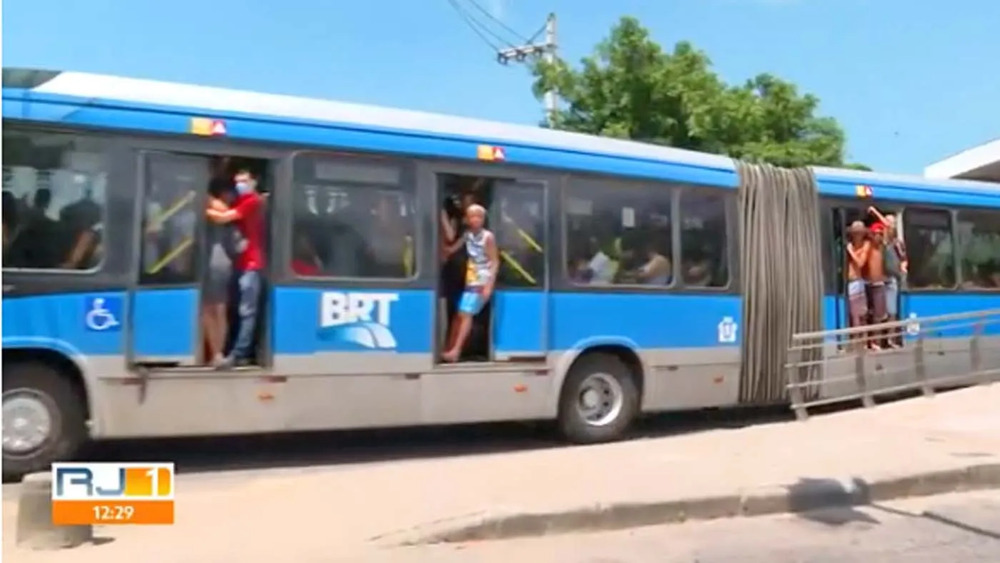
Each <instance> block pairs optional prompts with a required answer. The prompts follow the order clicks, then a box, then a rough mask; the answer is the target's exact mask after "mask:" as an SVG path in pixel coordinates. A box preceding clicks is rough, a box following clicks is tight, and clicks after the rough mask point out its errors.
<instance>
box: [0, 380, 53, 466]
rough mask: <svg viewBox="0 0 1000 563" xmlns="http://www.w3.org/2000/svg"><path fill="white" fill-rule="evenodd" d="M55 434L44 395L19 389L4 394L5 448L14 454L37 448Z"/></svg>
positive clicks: (7, 451) (5, 450) (4, 449)
mask: <svg viewBox="0 0 1000 563" xmlns="http://www.w3.org/2000/svg"><path fill="white" fill-rule="evenodd" d="M51 435H52V414H51V413H50V412H49V409H48V407H47V406H45V402H44V400H43V399H42V396H41V395H39V394H38V393H35V392H33V391H29V390H25V389H17V390H14V391H10V392H7V393H4V394H3V451H4V453H5V454H6V453H10V454H14V455H20V454H25V453H28V452H30V451H32V450H35V449H38V448H39V447H40V446H41V445H42V444H44V443H45V441H46V440H48V439H49V436H51Z"/></svg>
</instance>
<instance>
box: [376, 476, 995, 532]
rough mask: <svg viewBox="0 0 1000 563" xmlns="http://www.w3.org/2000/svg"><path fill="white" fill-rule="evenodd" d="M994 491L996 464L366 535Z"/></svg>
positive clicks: (750, 511) (670, 517)
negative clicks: (985, 490)
mask: <svg viewBox="0 0 1000 563" xmlns="http://www.w3.org/2000/svg"><path fill="white" fill-rule="evenodd" d="M992 488H1000V463H986V464H979V465H970V466H965V467H961V468H956V469H947V470H939V471H930V472H924V473H913V474H909V475H902V476H895V477H887V478H878V479H872V480H866V479H864V478H860V477H851V478H848V479H828V478H818V479H811V478H804V479H800V480H799V481H798V482H796V483H793V484H790V485H785V486H775V487H763V488H759V489H750V490H740V491H737V492H734V493H733V494H727V495H719V496H706V497H700V498H684V499H672V500H663V501H655V500H651V501H649V502H642V503H621V504H608V505H595V506H584V507H578V508H573V509H569V510H558V511H553V512H533V513H532V512H516V511H511V512H507V513H496V512H487V511H484V512H480V513H476V514H470V515H466V516H460V517H457V518H452V519H447V520H440V521H437V522H432V523H429V524H426V525H421V526H416V527H414V528H410V529H407V530H401V531H397V532H392V533H389V534H383V535H380V536H376V537H373V538H369V540H370V541H373V542H377V543H380V544H383V545H386V546H412V545H425V544H435V543H457V542H467V541H481V540H499V539H510V538H518V537H530V536H545V535H550V534H561V533H568V532H582V531H599V530H617V529H624V528H634V527H638V526H650V525H655V524H671V523H677V522H683V521H686V520H711V519H716V518H729V517H734V516H764V515H768V514H780V513H786V512H792V513H796V512H807V511H811V510H820V509H825V508H839V507H850V506H860V505H865V504H870V503H873V502H879V501H886V500H892V499H898V498H905V497H920V496H930V495H937V494H944V493H953V492H963V491H973V490H979V489H992Z"/></svg>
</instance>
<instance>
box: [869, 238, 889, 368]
mask: <svg viewBox="0 0 1000 563" xmlns="http://www.w3.org/2000/svg"><path fill="white" fill-rule="evenodd" d="M884 244H885V225H883V224H882V223H875V224H874V225H872V228H871V242H870V244H869V247H868V265H867V266H866V267H865V278H866V279H867V280H868V302H869V307H870V309H869V310H870V311H871V322H872V324H876V325H878V324H882V323H884V322H886V320H887V319H888V314H887V313H886V298H885V293H886V292H885V282H886V276H885V253H884V248H885V247H884ZM876 334H877V335H879V338H878V339H874V340H870V341H869V342H868V347H869V348H871V349H872V350H880V349H881V348H882V347H881V345H880V341H881V335H882V331H881V330H879V331H875V332H874V333H872V334H871V335H870V336H873V337H874V336H875V335H876Z"/></svg>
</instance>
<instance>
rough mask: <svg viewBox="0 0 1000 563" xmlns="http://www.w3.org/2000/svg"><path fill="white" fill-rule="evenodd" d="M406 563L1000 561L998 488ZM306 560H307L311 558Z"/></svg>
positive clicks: (452, 549) (431, 549)
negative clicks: (522, 562) (513, 562)
mask: <svg viewBox="0 0 1000 563" xmlns="http://www.w3.org/2000/svg"><path fill="white" fill-rule="evenodd" d="M376 559H377V560H378V561H383V560H384V561H387V562H398V563H417V562H427V563H431V562H433V563H450V562H452V561H455V562H459V561H476V562H477V563H494V562H495V563H508V562H510V561H545V562H552V563H633V562H634V563H850V562H857V563H897V562H898V563H904V562H905V563H952V562H954V563H959V562H960V563H980V562H981V563H996V562H998V561H1000V490H994V491H985V492H976V493H965V494H953V495H943V496H939V497H927V498H921V499H907V500H902V501H895V502H891V503H883V504H879V505H875V506H870V507H864V508H859V509H843V510H826V511H820V512H815V513H808V514H801V515H791V514H786V515H778V516H768V517H761V518H733V519H728V520H716V521H710V522H691V523H685V524H679V525H672V526H651V527H648V528H636V529H632V530H626V531H620V532H605V533H591V534H570V535H563V536H551V537H547V538H535V539H523V540H510V541H497V542H479V543H470V544H459V545H439V546H426V547H407V548H397V549H394V550H387V551H384V552H381V553H379V554H378V556H377V558H376V557H373V558H372V560H373V561H374V560H376ZM303 563H304V562H303Z"/></svg>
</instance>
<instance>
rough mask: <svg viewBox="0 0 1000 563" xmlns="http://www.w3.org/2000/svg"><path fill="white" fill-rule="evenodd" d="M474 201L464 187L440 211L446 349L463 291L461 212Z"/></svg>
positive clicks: (449, 346) (444, 347) (473, 197)
mask: <svg viewBox="0 0 1000 563" xmlns="http://www.w3.org/2000/svg"><path fill="white" fill-rule="evenodd" d="M475 203H476V198H475V194H474V193H473V192H472V191H471V190H465V191H463V192H462V194H461V196H460V197H459V198H457V201H451V202H448V205H446V208H445V209H443V210H442V211H441V219H440V227H439V232H440V235H439V236H440V241H441V262H442V264H441V293H442V294H443V296H444V298H445V314H446V316H447V330H446V335H447V336H446V338H445V342H444V346H443V347H442V349H443V350H450V349H451V348H452V347H453V346H454V344H455V342H454V340H453V339H454V336H455V334H456V333H457V330H456V328H455V327H456V325H457V324H458V322H457V318H458V305H459V303H460V302H461V300H462V293H463V292H464V291H465V265H466V256H465V251H464V249H463V248H462V244H464V241H465V238H464V237H465V227H466V226H465V224H464V220H465V211H466V210H467V209H468V208H469V207H470V206H472V205H474V204H475Z"/></svg>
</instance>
